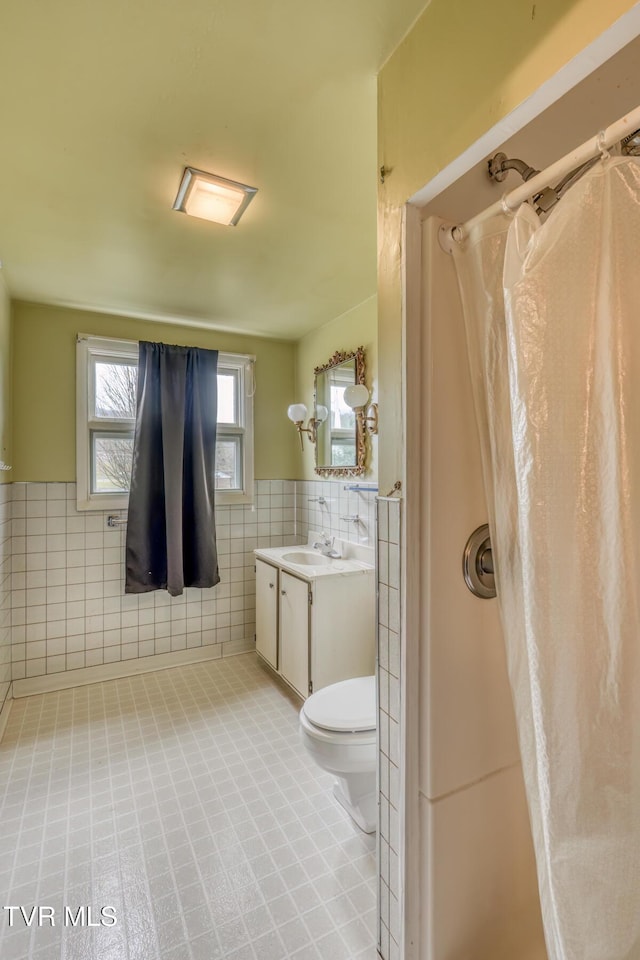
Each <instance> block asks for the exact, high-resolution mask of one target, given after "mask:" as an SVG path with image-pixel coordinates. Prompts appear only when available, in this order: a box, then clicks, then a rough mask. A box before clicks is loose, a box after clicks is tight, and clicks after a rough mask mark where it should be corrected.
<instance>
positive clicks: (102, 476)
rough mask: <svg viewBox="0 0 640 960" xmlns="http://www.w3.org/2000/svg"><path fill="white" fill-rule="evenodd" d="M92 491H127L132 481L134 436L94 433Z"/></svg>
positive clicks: (92, 445)
mask: <svg viewBox="0 0 640 960" xmlns="http://www.w3.org/2000/svg"><path fill="white" fill-rule="evenodd" d="M91 450H92V464H91V478H92V482H91V492H92V493H126V492H127V491H128V490H129V485H130V482H131V460H132V457H133V436H130V435H127V434H117V435H114V434H106V433H93V434H92V444H91Z"/></svg>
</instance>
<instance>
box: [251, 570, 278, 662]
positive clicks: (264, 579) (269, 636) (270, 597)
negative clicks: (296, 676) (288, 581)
mask: <svg viewBox="0 0 640 960" xmlns="http://www.w3.org/2000/svg"><path fill="white" fill-rule="evenodd" d="M278 578H279V570H278V568H277V567H274V566H273V565H272V564H270V563H266V562H265V561H264V560H258V558H257V557H256V650H257V651H258V653H259V654H260V656H261V657H263V659H264V660H266V661H267V663H268V664H269V666H270V667H273V669H274V670H277V669H278V593H279V586H278Z"/></svg>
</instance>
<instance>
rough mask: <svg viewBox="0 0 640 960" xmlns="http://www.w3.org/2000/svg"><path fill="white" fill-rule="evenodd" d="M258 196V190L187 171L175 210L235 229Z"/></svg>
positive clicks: (210, 175)
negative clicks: (256, 195)
mask: <svg viewBox="0 0 640 960" xmlns="http://www.w3.org/2000/svg"><path fill="white" fill-rule="evenodd" d="M257 192H258V189H257V187H248V186H247V185H246V184H245V183H236V182H235V180H227V179H226V178H225V177H217V176H216V175H215V174H214V173H206V172H205V171H204V170H196V169H195V168H194V167H185V170H184V173H183V175H182V182H181V183H180V189H179V190H178V195H177V197H176V199H175V203H174V204H173V209H174V210H179V211H180V212H181V213H187V214H189V216H190V217H199V218H200V219H201V220H213V221H214V223H223V224H225V225H226V226H230V227H235V225H236V224H237V222H238V220H239V219H240V217H241V216H242V214H243V213H244V211H245V210H246V209H247V207H248V206H249V204H250V203H251V201H252V199H253V197H254V196H255V194H256V193H257Z"/></svg>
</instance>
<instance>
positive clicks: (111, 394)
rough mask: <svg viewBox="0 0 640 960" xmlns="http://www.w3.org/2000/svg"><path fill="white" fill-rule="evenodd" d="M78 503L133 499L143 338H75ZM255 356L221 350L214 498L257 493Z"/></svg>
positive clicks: (104, 506)
mask: <svg viewBox="0 0 640 960" xmlns="http://www.w3.org/2000/svg"><path fill="white" fill-rule="evenodd" d="M77 351H78V353H77V437H76V440H77V442H76V448H77V484H78V491H77V495H78V509H79V510H117V509H123V508H126V506H127V503H128V499H129V483H130V476H131V459H132V455H133V431H134V426H135V411H136V385H137V379H138V344H137V343H136V342H134V341H130V340H108V339H100V338H98V337H86V336H79V337H78V346H77ZM252 363H253V357H249V356H243V355H240V354H229V353H220V354H219V355H218V431H217V442H216V455H215V463H212V470H214V472H215V485H216V502H217V503H248V502H250V501H251V500H252V498H253V496H252V492H253V397H252V395H251V390H250V388H251V386H252V383H253V376H252V373H253V371H252Z"/></svg>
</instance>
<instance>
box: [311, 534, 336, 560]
mask: <svg viewBox="0 0 640 960" xmlns="http://www.w3.org/2000/svg"><path fill="white" fill-rule="evenodd" d="M320 537H321V539H320V540H317V541H316V542H315V543H312V544H311V546H312V547H313V549H314V550H319V551H320V553H321V554H322V555H323V556H324V557H331V558H332V559H333V560H337V559H338V558H339V556H340V551H339V550H336V549H335V547H334V543H335V542H336V538H335V537H328V536H327V535H326V533H325V532H324V531H323V532H322V533H321V534H320Z"/></svg>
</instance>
